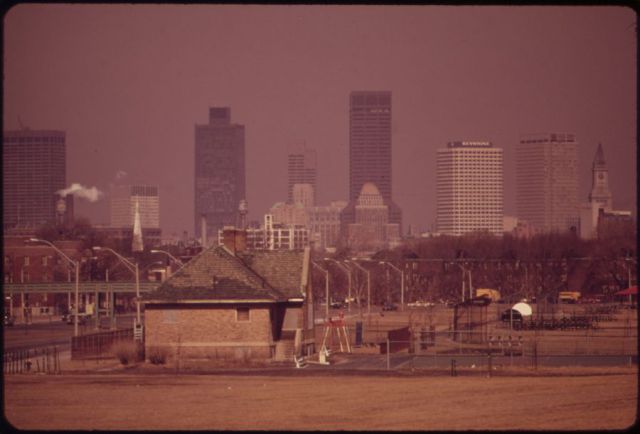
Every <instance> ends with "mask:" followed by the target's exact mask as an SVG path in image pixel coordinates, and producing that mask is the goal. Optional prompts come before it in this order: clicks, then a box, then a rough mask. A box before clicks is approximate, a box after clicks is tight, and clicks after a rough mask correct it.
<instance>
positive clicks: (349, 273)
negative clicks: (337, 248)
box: [324, 258, 351, 312]
mask: <svg viewBox="0 0 640 434" xmlns="http://www.w3.org/2000/svg"><path fill="white" fill-rule="evenodd" d="M324 260H325V261H331V262H335V263H336V264H337V265H338V266H339V267H340V268H342V269H343V270H344V271H346V272H347V276H348V277H349V293H348V295H347V311H348V312H351V270H350V269H349V267H347V266H346V265H344V264H342V263H341V262H339V261H336V260H335V259H332V258H324Z"/></svg>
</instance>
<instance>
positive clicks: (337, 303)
mask: <svg viewBox="0 0 640 434" xmlns="http://www.w3.org/2000/svg"><path fill="white" fill-rule="evenodd" d="M343 307H344V303H342V302H341V301H332V302H331V308H332V309H342V308H343Z"/></svg>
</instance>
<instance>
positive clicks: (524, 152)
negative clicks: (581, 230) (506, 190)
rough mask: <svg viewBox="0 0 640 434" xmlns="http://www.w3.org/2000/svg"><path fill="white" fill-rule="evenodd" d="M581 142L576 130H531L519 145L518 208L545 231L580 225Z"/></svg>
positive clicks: (538, 227)
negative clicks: (564, 132) (579, 179)
mask: <svg viewBox="0 0 640 434" xmlns="http://www.w3.org/2000/svg"><path fill="white" fill-rule="evenodd" d="M577 145H578V144H577V142H576V140H575V136H574V135H573V134H558V133H549V134H529V135H524V136H522V137H521V138H520V143H519V144H518V147H517V149H516V211H517V217H518V219H520V220H525V221H526V222H528V223H529V224H531V225H532V226H533V227H534V228H535V229H537V230H540V231H543V232H552V231H555V232H563V231H567V230H570V229H571V228H577V227H578V221H579V207H578V175H577V165H578V156H577Z"/></svg>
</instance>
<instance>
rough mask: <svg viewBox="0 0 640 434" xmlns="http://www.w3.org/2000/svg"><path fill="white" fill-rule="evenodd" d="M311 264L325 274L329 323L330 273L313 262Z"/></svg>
mask: <svg viewBox="0 0 640 434" xmlns="http://www.w3.org/2000/svg"><path fill="white" fill-rule="evenodd" d="M311 263H312V264H313V265H314V266H315V267H317V268H318V269H319V270H320V271H322V272H323V273H324V284H325V289H326V296H325V297H326V300H327V307H326V317H327V321H328V320H329V271H328V270H325V269H324V268H322V267H321V266H319V265H318V264H316V263H315V262H314V261H311Z"/></svg>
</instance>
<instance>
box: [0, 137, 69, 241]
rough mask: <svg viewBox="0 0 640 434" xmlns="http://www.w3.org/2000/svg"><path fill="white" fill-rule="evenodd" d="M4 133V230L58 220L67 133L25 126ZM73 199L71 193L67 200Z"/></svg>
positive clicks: (32, 226) (64, 171) (63, 179)
mask: <svg viewBox="0 0 640 434" xmlns="http://www.w3.org/2000/svg"><path fill="white" fill-rule="evenodd" d="M3 136H4V137H3V145H2V148H3V154H4V155H3V158H2V169H3V170H2V172H3V175H2V180H3V193H4V194H3V199H2V215H3V220H4V221H3V225H4V229H5V230H8V229H14V228H37V227H38V226H40V225H42V224H44V223H54V222H56V221H58V219H59V216H58V215H57V207H58V206H59V204H58V202H59V200H60V196H59V195H58V194H56V192H57V191H59V190H63V189H64V188H65V187H66V146H65V133H64V132H63V131H53V130H30V129H28V128H24V129H22V130H17V131H5V132H4V134H3ZM69 200H71V196H69V197H68V198H66V199H65V201H66V202H68V201H69ZM58 211H59V209H58Z"/></svg>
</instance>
